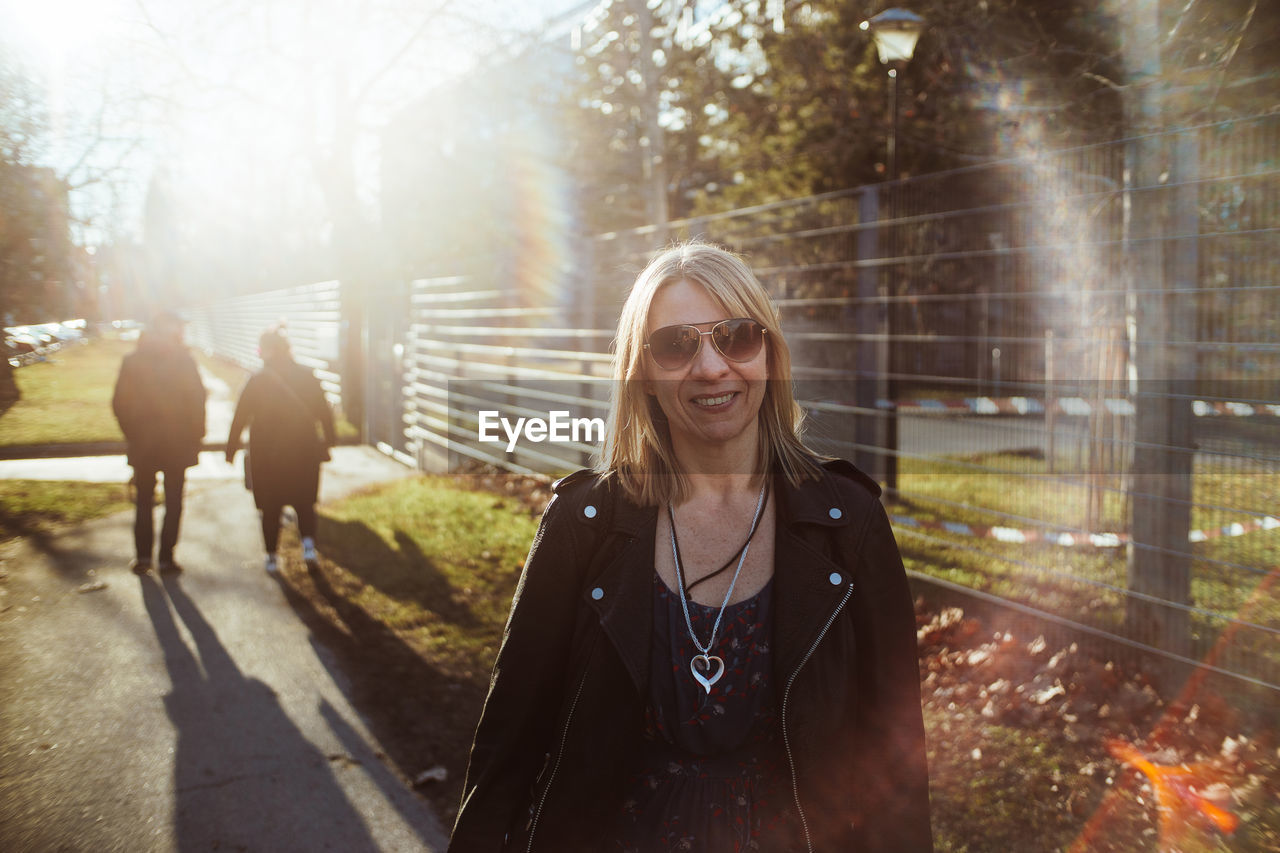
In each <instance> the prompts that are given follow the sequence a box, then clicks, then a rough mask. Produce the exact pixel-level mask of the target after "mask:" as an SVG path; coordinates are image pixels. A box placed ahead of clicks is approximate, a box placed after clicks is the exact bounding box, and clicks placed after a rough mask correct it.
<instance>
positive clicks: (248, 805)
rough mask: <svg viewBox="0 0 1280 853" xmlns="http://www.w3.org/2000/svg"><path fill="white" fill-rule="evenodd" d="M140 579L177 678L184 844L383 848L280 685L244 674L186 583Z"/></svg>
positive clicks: (173, 696) (172, 703)
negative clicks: (285, 705) (285, 701)
mask: <svg viewBox="0 0 1280 853" xmlns="http://www.w3.org/2000/svg"><path fill="white" fill-rule="evenodd" d="M140 580H141V584H142V597H143V602H144V604H145V606H146V609H147V614H148V616H149V617H150V619H151V624H152V625H153V626H154V628H155V632H156V639H157V640H159V642H160V647H161V649H162V650H163V653H164V660H165V665H166V667H167V668H168V671H169V676H170V680H171V682H172V685H173V689H172V691H171V692H170V693H169V694H168V695H167V696H166V697H165V709H166V710H167V711H168V714H169V718H170V720H172V721H173V725H174V728H175V729H176V732H177V754H176V756H175V759H174V791H175V797H176V803H175V816H174V827H175V836H176V839H177V845H178V849H179V850H201V851H205V850H215V849H225V850H320V849H327V850H353V851H362V850H376V849H377V845H376V844H375V842H374V840H373V838H372V837H371V836H370V834H369V831H368V828H367V827H366V826H365V824H364V821H363V820H362V818H361V816H360V814H359V813H358V812H357V811H356V810H355V808H354V807H353V806H352V805H351V803H350V802H349V801H348V799H347V797H346V795H345V794H344V792H343V790H342V788H341V787H340V786H339V784H338V781H337V779H336V778H335V777H334V775H333V770H332V767H331V765H330V764H329V762H328V760H327V759H326V757H325V756H324V755H323V754H322V753H321V752H320V751H319V750H318V749H316V747H315V746H314V745H313V744H311V743H310V742H309V741H308V740H307V739H306V738H305V737H304V736H303V734H302V732H301V731H299V730H298V728H297V727H296V726H295V725H294V724H293V722H292V721H291V720H290V719H289V717H288V716H287V715H286V714H285V712H284V710H283V709H282V708H281V706H280V702H279V700H278V699H277V697H276V695H275V693H274V692H272V690H271V688H270V687H268V686H267V685H265V684H263V683H262V682H261V681H258V680H257V679H253V678H246V677H245V676H244V675H243V674H242V673H241V672H240V670H239V668H238V667H237V666H236V664H235V661H233V660H232V659H231V656H230V655H229V654H228V653H227V651H226V649H225V648H224V647H223V646H222V644H221V642H220V641H219V640H218V636H217V634H216V633H215V632H214V630H213V628H212V627H211V626H210V625H209V623H208V622H207V621H205V619H204V616H203V615H202V614H201V613H200V611H199V609H197V608H196V606H195V603H194V602H192V600H191V599H190V598H189V597H188V596H187V594H186V592H185V591H184V590H183V589H182V587H181V585H180V584H179V582H178V580H177V579H176V578H166V579H165V580H164V582H163V583H164V586H163V588H162V587H161V586H160V585H159V584H158V583H157V582H156V581H155V580H154V579H152V578H151V577H150V576H143V577H142V578H141V579H140ZM171 605H172V610H171V609H170V606H171ZM175 613H176V614H177V617H178V618H179V619H180V620H181V621H182V624H184V625H185V626H186V628H187V630H188V631H189V632H190V634H191V638H192V640H193V641H194V645H195V652H194V653H193V652H192V650H191V648H190V647H189V646H188V645H187V643H186V642H185V641H184V639H183V638H182V636H181V634H180V632H179V628H178V623H177V621H175V619H174V614H175Z"/></svg>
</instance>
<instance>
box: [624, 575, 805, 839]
mask: <svg viewBox="0 0 1280 853" xmlns="http://www.w3.org/2000/svg"><path fill="white" fill-rule="evenodd" d="M772 591H773V582H772V581H770V582H769V583H768V584H766V585H765V587H764V588H763V589H761V590H760V592H759V593H757V594H756V595H755V596H753V597H752V598H749V599H746V600H745V601H741V602H738V603H737V604H731V605H729V606H728V607H727V608H725V611H724V616H723V618H722V619H721V624H720V631H719V633H718V635H717V637H716V645H715V647H714V648H713V649H712V650H711V652H712V654H717V655H719V656H720V657H721V658H723V660H724V667H725V672H724V675H723V676H722V677H721V678H720V679H719V680H718V681H716V683H715V684H714V685H713V686H712V687H711V691H710V692H709V693H708V692H707V691H706V690H705V689H704V688H703V687H702V686H701V685H700V684H698V682H696V681H695V680H694V679H693V675H692V673H691V672H690V669H689V661H690V659H691V658H692V657H693V656H694V655H696V654H698V650H697V649H696V648H695V647H694V645H693V641H692V640H691V639H690V638H689V631H688V628H687V627H686V626H685V621H684V612H683V610H682V609H681V606H680V596H679V595H678V594H677V593H675V592H673V591H671V590H670V589H668V588H667V586H666V584H665V583H663V581H662V580H661V579H660V578H659V577H658V576H657V573H656V572H655V573H654V597H655V607H654V617H653V619H654V624H653V629H654V630H653V647H652V652H651V654H652V656H653V660H652V667H651V672H652V678H651V679H650V689H649V704H648V707H647V709H646V711H645V739H646V741H647V744H646V749H645V758H644V760H643V762H642V766H640V767H639V768H636V771H635V772H634V773H633V774H632V775H631V777H630V779H629V783H628V793H627V795H626V796H625V797H624V801H623V809H622V815H621V818H620V820H619V824H618V832H617V843H616V845H615V847H614V849H615V850H617V851H622V853H651V851H667V850H680V851H691V853H730V852H731V851H732V853H736V852H737V851H746V850H758V851H766V853H789V851H792V850H794V849H795V844H794V842H793V836H792V834H791V833H792V819H791V815H792V803H791V797H790V787H789V785H788V784H787V778H788V772H787V763H786V757H785V753H784V751H783V747H782V735H781V729H780V726H779V723H778V702H777V695H776V693H775V690H774V686H773V680H772V663H773V662H772V654H771V649H770V643H771V640H772V624H771V623H772V619H771V613H772ZM718 611H719V607H718V606H715V607H707V606H704V605H700V604H697V603H695V602H693V601H690V602H689V618H690V620H691V621H692V622H693V628H694V631H696V632H697V635H698V637H699V638H701V639H706V638H707V637H708V636H710V634H711V626H712V624H713V623H714V622H715V618H716V613H717V612H718Z"/></svg>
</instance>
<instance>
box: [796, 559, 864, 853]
mask: <svg viewBox="0 0 1280 853" xmlns="http://www.w3.org/2000/svg"><path fill="white" fill-rule="evenodd" d="M851 595H853V584H849V588H848V589H846V590H845V593H844V598H842V599H840V604H838V605H837V606H836V609H835V611H834V612H833V613H832V614H831V617H830V618H829V619H827V624H825V625H823V626H822V631H821V632H819V634H818V637H817V639H815V640H814V641H813V645H811V646H809V651H807V652H805V654H804V657H803V658H801V659H800V663H799V664H797V665H796V668H795V671H794V672H792V673H791V677H790V678H788V679H787V688H786V690H785V691H783V694H782V743H783V746H785V747H786V750H787V766H788V768H790V770H791V795H792V796H793V797H794V798H795V801H796V814H798V815H799V816H800V828H801V829H803V830H804V844H805V849H807V850H808V851H809V853H813V838H812V837H811V836H810V835H809V822H808V821H807V820H805V817H804V806H802V805H800V783H799V781H798V780H797V778H796V762H795V757H794V756H793V755H792V753H791V735H790V733H789V732H788V731H787V702H788V700H789V699H790V698H791V685H792V684H794V683H795V680H796V676H797V675H799V674H800V670H802V669H804V665H805V664H806V663H808V662H809V658H811V657H813V653H814V651H815V650H816V649H817V648H818V643H821V642H822V638H823V637H825V636H827V631H829V630H831V625H832V623H834V622H835V621H836V617H837V616H839V615H840V611H841V610H843V609H844V606H845V604H846V603H847V602H848V601H849V597H850V596H851Z"/></svg>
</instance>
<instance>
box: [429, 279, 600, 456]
mask: <svg viewBox="0 0 1280 853" xmlns="http://www.w3.org/2000/svg"><path fill="white" fill-rule="evenodd" d="M409 300H410V320H411V322H410V329H409V334H408V342H407V346H406V350H405V361H404V367H405V374H404V386H405V389H406V393H405V437H406V438H407V440H408V446H409V448H410V453H411V454H412V455H414V456H415V457H416V458H417V460H418V464H419V466H420V467H422V468H424V469H428V470H431V469H440V468H447V469H450V470H452V469H453V468H456V467H457V465H458V464H459V463H460V462H461V461H462V460H476V461H480V462H486V463H489V464H493V465H497V466H499V467H502V468H506V469H508V470H511V471H515V472H519V473H524V474H530V475H534V476H538V475H545V474H548V473H563V472H566V471H570V470H573V469H576V468H580V467H583V466H585V465H589V464H591V463H592V461H593V454H594V453H595V452H596V451H597V450H598V447H599V443H600V440H601V439H602V438H603V432H602V428H601V425H602V423H603V420H604V418H605V415H606V414H607V410H608V381H607V380H608V378H609V375H610V366H611V363H612V360H611V358H610V356H609V354H608V353H607V352H606V351H605V346H606V344H607V342H608V339H609V337H610V336H611V333H609V332H605V331H601V330H595V329H578V328H569V327H567V326H566V325H565V324H564V323H563V321H562V318H561V317H560V316H559V312H556V311H554V310H552V309H540V308H508V307H503V304H504V301H503V300H504V294H503V293H502V291H501V290H498V289H487V288H485V287H484V286H483V285H482V284H478V283H477V282H475V281H474V280H471V279H469V278H466V277H454V278H440V279H423V280H418V281H414V282H413V283H412V286H411V288H410V294H409ZM504 419H505V426H504ZM521 419H523V420H521ZM593 419H594V420H596V421H597V423H595V424H593V425H592V427H591V428H587V426H586V424H584V423H583V422H584V421H587V422H589V421H592V420H593ZM533 421H540V422H542V423H544V424H546V425H547V428H548V430H555V432H554V433H553V432H547V433H545V434H539V433H538V432H537V431H536V430H535V431H534V432H533V433H532V434H531V435H530V436H528V437H525V436H524V433H523V431H522V432H520V433H517V432H515V429H516V427H517V426H520V427H522V428H523V426H524V425H529V424H531V423H532V422H533ZM560 424H563V428H562V429H563V433H564V437H563V440H552V439H553V438H559V437H560V435H559V432H560ZM575 424H576V425H577V428H576V429H575ZM516 435H519V436H521V437H520V438H519V440H515V438H514V437H515V436H516Z"/></svg>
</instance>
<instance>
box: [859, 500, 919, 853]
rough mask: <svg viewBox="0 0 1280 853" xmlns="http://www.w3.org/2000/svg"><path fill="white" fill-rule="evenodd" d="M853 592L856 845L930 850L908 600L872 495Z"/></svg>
mask: <svg viewBox="0 0 1280 853" xmlns="http://www.w3.org/2000/svg"><path fill="white" fill-rule="evenodd" d="M872 503H873V507H872V510H871V512H872V516H871V518H870V519H869V521H868V529H867V531H866V534H865V537H864V540H863V547H862V549H861V553H860V557H859V565H858V571H857V578H858V584H859V587H860V593H861V594H858V595H855V596H854V602H855V603H854V607H855V611H856V612H855V617H856V624H857V625H858V626H859V629H858V646H859V654H858V657H857V669H858V672H857V690H858V696H859V701H858V702H857V703H856V707H857V712H856V713H857V715H858V719H857V721H856V723H855V725H856V730H857V731H858V733H859V735H858V737H857V748H856V751H855V757H854V760H855V761H856V763H857V765H858V766H857V768H856V771H855V773H854V774H853V779H855V780H856V781H857V784H858V787H859V789H860V792H861V794H860V796H859V809H858V812H859V813H858V815H857V816H856V818H855V835H856V836H857V843H856V849H858V850H862V851H875V852H876V853H907V852H908V851H910V853H916V851H930V850H932V849H933V841H932V833H931V831H930V826H929V771H928V765H927V760H926V755H925V740H924V720H923V715H922V713H921V708H920V670H919V652H918V650H917V645H916V630H915V624H916V623H915V607H914V605H913V603H912V598H911V591H910V589H909V587H908V586H907V576H906V570H905V569H904V568H903V565H902V557H901V555H900V554H899V552H898V544H897V542H896V540H895V539H894V537H893V530H892V528H891V527H890V525H889V518H888V515H886V513H885V511H884V507H883V506H882V505H881V503H880V502H879V501H878V500H876V501H873V502H872Z"/></svg>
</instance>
